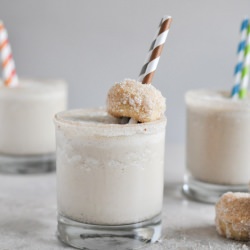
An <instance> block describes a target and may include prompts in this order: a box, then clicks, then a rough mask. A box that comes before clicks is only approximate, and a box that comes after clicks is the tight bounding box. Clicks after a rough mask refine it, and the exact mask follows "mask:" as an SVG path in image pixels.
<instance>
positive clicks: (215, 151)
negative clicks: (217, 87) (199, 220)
mask: <svg viewBox="0 0 250 250" xmlns="http://www.w3.org/2000/svg"><path fill="white" fill-rule="evenodd" d="M185 99H186V112H187V130H186V136H187V137H186V139H187V141H186V167H187V175H186V176H185V180H184V182H185V183H184V186H183V191H184V193H185V194H186V195H188V196H189V197H191V198H194V199H196V200H200V201H203V202H209V203H214V202H216V201H217V200H218V199H219V197H220V196H221V195H222V194H223V193H225V192H228V191H232V192H244V191H247V189H248V188H247V185H248V183H249V180H250V166H249V163H250V97H247V98H246V99H245V100H237V99H232V98H231V97H230V93H229V92H223V91H212V90H193V91H189V92H187V94H186V96H185Z"/></svg>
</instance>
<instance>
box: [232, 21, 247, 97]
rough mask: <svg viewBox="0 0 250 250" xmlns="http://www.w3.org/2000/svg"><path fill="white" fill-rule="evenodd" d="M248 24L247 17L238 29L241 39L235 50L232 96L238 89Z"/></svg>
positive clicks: (237, 93)
mask: <svg viewBox="0 0 250 250" xmlns="http://www.w3.org/2000/svg"><path fill="white" fill-rule="evenodd" d="M248 24H249V19H248V18H245V19H244V20H243V21H242V23H241V29H240V33H241V39H240V43H239V45H238V51H237V55H238V60H237V64H236V66H235V70H234V86H233V88H232V93H231V96H232V97H237V96H238V95H239V91H240V83H241V73H242V69H243V64H244V51H245V47H246V39H247V27H248Z"/></svg>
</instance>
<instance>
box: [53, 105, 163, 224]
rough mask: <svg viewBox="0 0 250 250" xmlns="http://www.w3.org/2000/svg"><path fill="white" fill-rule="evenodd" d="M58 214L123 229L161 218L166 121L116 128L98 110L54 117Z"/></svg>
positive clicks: (111, 119)
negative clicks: (122, 226) (123, 227)
mask: <svg viewBox="0 0 250 250" xmlns="http://www.w3.org/2000/svg"><path fill="white" fill-rule="evenodd" d="M55 123H56V138H57V193H58V210H59V214H60V215H62V216H64V217H67V218H69V219H71V220H73V221H77V222H82V223H86V224H95V225H106V226H107V225H125V224H132V223H137V222H143V221H146V220H149V219H151V218H153V217H155V216H157V215H159V214H160V213H161V208H162V199H163V184H164V183H163V176H164V174H163V171H164V142H165V126H166V120H165V118H162V119H161V120H159V121H155V122H149V123H141V124H126V125H124V124H123V125H122V124H119V119H116V118H113V117H111V116H109V115H108V114H107V113H106V112H105V111H104V110H102V109H95V110H94V109H92V110H91V109H89V110H73V111H67V112H62V113H59V114H57V115H56V118H55Z"/></svg>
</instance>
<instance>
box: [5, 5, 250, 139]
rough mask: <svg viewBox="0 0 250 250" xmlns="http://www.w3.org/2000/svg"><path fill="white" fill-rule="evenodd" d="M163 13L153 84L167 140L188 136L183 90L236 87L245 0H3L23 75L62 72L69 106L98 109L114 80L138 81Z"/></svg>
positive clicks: (246, 7)
mask: <svg viewBox="0 0 250 250" xmlns="http://www.w3.org/2000/svg"><path fill="white" fill-rule="evenodd" d="M164 14H168V15H172V16H173V19H174V20H173V23H172V27H171V30H170V32H169V36H168V39H167V43H166V46H165V48H164V51H163V55H162V56H161V60H160V63H159V65H158V69H157V73H156V75H155V77H154V81H153V84H154V85H155V86H156V87H157V88H159V89H160V90H161V91H162V93H163V95H164V96H166V97H167V105H168V110H167V116H168V128H167V142H171V143H173V142H174V143H179V142H180V143H181V142H183V141H184V139H185V106H184V93H185V92H186V91H187V90H188V89H192V88H220V89H221V88H225V89H230V88H231V86H232V84H233V77H232V76H233V70H234V65H235V63H236V47H237V44H238V40H239V26H240V22H241V20H242V18H243V17H245V16H246V15H248V14H250V1H247V0H240V1H236V0H220V1H218V0H210V1H199V0H189V1H184V0H182V1H181V0H172V1H169V0H165V1H160V0H133V1H132V0H122V1H118V0H105V1H104V0H103V1H101V0H100V1H87V0H42V1H41V0H39V1H38V0H19V1H14V0H0V19H2V20H3V21H4V22H5V25H6V27H7V28H8V32H9V40H10V42H11V45H12V50H13V54H14V57H15V60H16V65H17V72H18V74H19V75H20V76H30V77H56V78H58V77H60V78H64V79H65V80H67V81H68V83H69V106H70V108H79V107H91V106H103V105H105V99H106V93H107V91H108V89H109V88H110V87H111V85H112V84H113V83H114V82H115V81H120V80H122V79H124V78H128V77H129V78H137V76H138V74H139V72H140V69H141V67H142V64H143V61H144V59H145V56H146V54H147V51H148V49H149V45H150V43H151V41H152V38H153V36H154V34H155V31H156V28H157V26H158V23H159V21H160V19H161V17H162V16H163V15H164Z"/></svg>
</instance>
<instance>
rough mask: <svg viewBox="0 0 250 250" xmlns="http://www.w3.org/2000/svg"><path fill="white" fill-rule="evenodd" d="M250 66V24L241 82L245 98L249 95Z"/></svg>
mask: <svg viewBox="0 0 250 250" xmlns="http://www.w3.org/2000/svg"><path fill="white" fill-rule="evenodd" d="M249 66H250V24H249V23H248V27H247V39H246V46H245V50H244V64H243V69H242V73H241V84H240V92H239V97H240V99H244V98H245V97H246V96H247V87H248V82H249Z"/></svg>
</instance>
